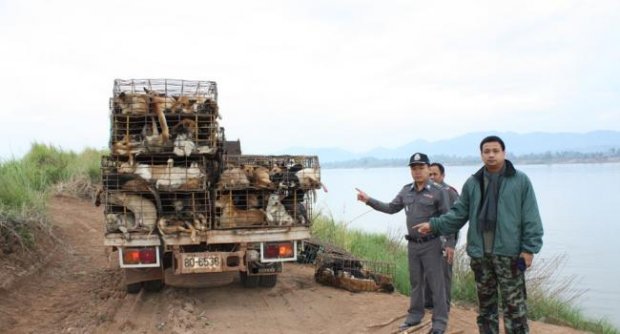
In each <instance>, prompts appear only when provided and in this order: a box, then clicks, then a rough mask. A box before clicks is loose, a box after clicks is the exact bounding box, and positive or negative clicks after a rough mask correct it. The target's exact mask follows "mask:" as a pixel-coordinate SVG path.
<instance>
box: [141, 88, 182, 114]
mask: <svg viewBox="0 0 620 334" xmlns="http://www.w3.org/2000/svg"><path fill="white" fill-rule="evenodd" d="M143 89H144V92H145V93H146V96H147V98H148V103H149V110H150V111H152V112H153V113H155V114H159V113H162V114H163V113H165V112H171V111H172V107H173V106H174V104H175V99H174V98H172V97H169V96H166V94H163V93H158V92H156V91H154V90H148V89H146V87H145V88H143Z"/></svg>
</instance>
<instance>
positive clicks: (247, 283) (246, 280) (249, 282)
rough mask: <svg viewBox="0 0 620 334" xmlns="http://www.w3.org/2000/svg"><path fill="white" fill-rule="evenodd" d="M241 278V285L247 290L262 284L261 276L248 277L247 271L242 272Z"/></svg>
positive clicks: (240, 273)
mask: <svg viewBox="0 0 620 334" xmlns="http://www.w3.org/2000/svg"><path fill="white" fill-rule="evenodd" d="M239 278H240V279H241V284H242V285H243V287H245V288H255V287H257V286H258V283H259V282H260V276H252V275H248V272H247V271H240V272H239Z"/></svg>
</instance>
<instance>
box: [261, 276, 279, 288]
mask: <svg viewBox="0 0 620 334" xmlns="http://www.w3.org/2000/svg"><path fill="white" fill-rule="evenodd" d="M276 283H278V275H264V276H260V283H259V284H260V286H262V287H265V288H273V287H274V286H276Z"/></svg>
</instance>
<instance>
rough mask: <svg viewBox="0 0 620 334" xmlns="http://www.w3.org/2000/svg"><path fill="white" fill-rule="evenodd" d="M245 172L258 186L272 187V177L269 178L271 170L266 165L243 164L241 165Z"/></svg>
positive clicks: (251, 181)
mask: <svg viewBox="0 0 620 334" xmlns="http://www.w3.org/2000/svg"><path fill="white" fill-rule="evenodd" d="M241 168H242V169H243V171H244V172H245V174H246V175H247V177H248V180H250V183H252V184H253V185H254V186H255V187H257V188H269V187H271V179H270V178H269V170H268V169H267V168H266V167H263V166H258V165H250V164H247V165H243V166H242V167H241Z"/></svg>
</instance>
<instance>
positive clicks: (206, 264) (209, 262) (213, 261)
mask: <svg viewBox="0 0 620 334" xmlns="http://www.w3.org/2000/svg"><path fill="white" fill-rule="evenodd" d="M181 263H182V265H183V269H184V270H183V271H184V272H187V271H189V272H210V271H216V272H219V271H221V267H222V260H221V258H220V256H219V255H203V254H196V255H184V256H183V257H182V259H181Z"/></svg>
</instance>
